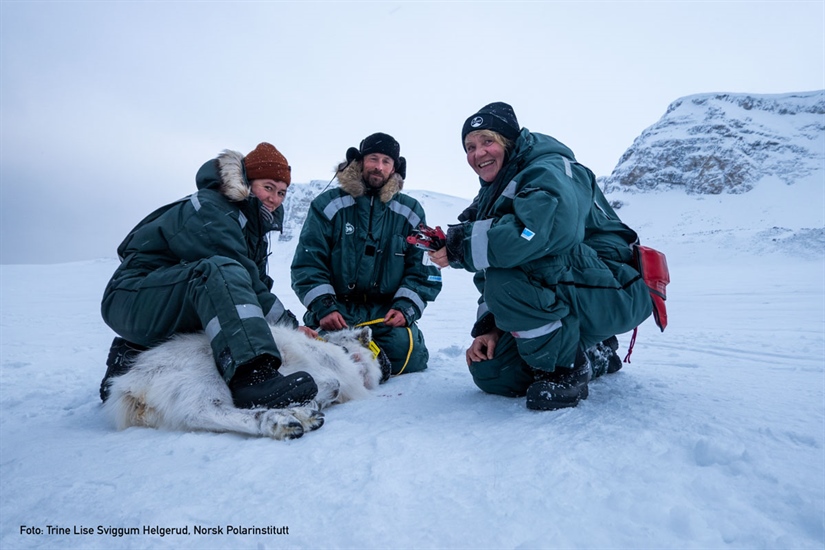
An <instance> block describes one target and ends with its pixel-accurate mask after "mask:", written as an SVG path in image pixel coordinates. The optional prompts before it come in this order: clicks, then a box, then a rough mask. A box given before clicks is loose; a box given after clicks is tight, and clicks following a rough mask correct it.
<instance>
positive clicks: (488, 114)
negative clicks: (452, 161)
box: [461, 101, 521, 149]
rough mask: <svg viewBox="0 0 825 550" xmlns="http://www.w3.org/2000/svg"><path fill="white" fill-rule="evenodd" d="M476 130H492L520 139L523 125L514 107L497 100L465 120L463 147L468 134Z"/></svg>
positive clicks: (462, 132) (462, 138) (462, 131)
mask: <svg viewBox="0 0 825 550" xmlns="http://www.w3.org/2000/svg"><path fill="white" fill-rule="evenodd" d="M476 130H492V131H493V132H497V133H499V134H501V135H502V136H504V137H506V138H507V139H509V140H510V141H515V140H516V139H518V135H519V132H520V130H521V127H520V126H519V124H518V119H517V118H516V113H515V111H513V108H512V107H510V106H509V105H507V104H506V103H502V102H501V101H497V102H496V103H490V104H489V105H485V106H484V107H482V108H481V109H479V110H478V112H477V113H476V114H474V115H472V116H471V117H470V118H468V119H467V120H466V121H465V122H464V127H463V128H462V129H461V147H462V149H463V148H464V138H466V137H467V134H469V133H470V132H475V131H476Z"/></svg>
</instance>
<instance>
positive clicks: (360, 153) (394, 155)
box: [347, 132, 401, 166]
mask: <svg viewBox="0 0 825 550" xmlns="http://www.w3.org/2000/svg"><path fill="white" fill-rule="evenodd" d="M371 153H381V154H383V155H387V156H388V157H390V158H391V159H392V161H393V162H394V163H395V165H396V166H398V158H399V155H400V154H401V146H400V145H398V142H397V141H395V138H394V137H392V136H391V135H389V134H382V133H381V132H378V133H376V134H372V135H370V136H367V137H365V138H364V139H363V140H362V141H361V145H360V146H359V147H358V149H356V148H355V147H350V148H349V149H348V150H347V160H348V161H350V162H352V161H353V160H361V159H363V158H364V157H365V156H367V155H369V154H371Z"/></svg>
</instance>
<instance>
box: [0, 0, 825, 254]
mask: <svg viewBox="0 0 825 550" xmlns="http://www.w3.org/2000/svg"><path fill="white" fill-rule="evenodd" d="M0 41H2V43H0V103H1V105H0V132H1V133H2V134H1V135H0V139H1V141H0V147H1V148H2V150H1V151H0V185H1V186H2V197H1V203H0V207H1V208H2V211H1V212H0V223H1V224H2V229H1V231H0V232H1V233H2V237H1V238H2V242H1V243H0V260H2V263H53V262H65V261H73V260H84V259H92V258H100V257H114V256H115V250H116V248H117V245H118V244H119V243H120V241H121V240H122V238H123V237H124V236H125V234H126V233H127V232H128V230H129V229H130V228H131V227H132V226H133V225H134V224H135V223H136V222H138V221H139V220H140V219H141V218H142V217H143V216H144V215H145V214H147V213H148V212H149V211H150V210H153V209H154V208H155V207H157V206H160V205H162V204H164V203H167V202H170V201H172V200H175V199H177V198H180V197H183V196H185V195H188V194H189V193H191V192H193V191H194V174H195V172H196V171H197V169H198V167H199V166H200V165H201V164H202V163H203V162H204V161H206V160H208V159H209V158H212V157H214V156H215V155H216V154H217V153H218V152H220V151H221V150H222V149H234V150H238V151H241V152H243V153H247V152H249V151H250V150H251V149H252V148H254V147H255V145H256V144H257V143H259V142H261V141H269V142H271V143H273V144H274V145H275V146H276V147H278V149H279V150H280V151H281V152H282V153H284V155H285V156H286V157H287V159H288V160H289V162H290V164H291V165H292V167H293V171H292V174H293V181H295V182H307V181H310V180H313V179H320V180H329V179H330V178H331V177H332V169H333V166H334V165H335V164H336V163H337V162H338V161H340V160H342V159H343V158H344V153H345V152H346V149H347V148H348V147H350V146H357V145H358V143H359V142H360V140H361V139H362V138H364V137H365V136H366V135H368V134H370V133H373V132H377V131H381V132H386V133H389V134H392V135H393V136H395V137H396V139H398V141H399V142H400V143H401V154H402V155H404V156H405V157H406V158H407V161H408V173H407V184H406V185H407V188H409V189H429V190H433V191H439V192H442V193H447V194H451V195H456V196H460V197H466V198H468V199H469V198H471V197H472V196H473V195H474V194H475V191H476V188H477V185H478V180H477V178H476V176H475V174H474V173H473V172H472V171H471V169H470V168H469V166H467V164H466V161H465V159H464V154H463V151H462V148H461V137H460V132H461V126H462V124H463V122H464V120H465V119H466V118H467V117H468V116H470V115H471V114H473V113H474V112H475V111H477V110H478V109H479V108H480V107H481V106H483V105H485V104H487V103H490V102H492V101H506V102H508V103H510V104H511V105H513V107H514V109H515V111H516V114H517V116H518V119H519V122H520V123H521V125H522V126H526V127H527V128H529V129H530V130H533V131H538V132H543V133H547V134H550V135H553V136H555V137H556V138H558V139H559V140H561V141H562V142H564V143H566V144H567V145H568V146H569V147H571V148H572V149H573V151H574V152H575V153H576V156H577V158H578V159H579V161H580V162H582V163H584V164H586V165H588V166H590V167H591V168H592V169H593V170H594V171H595V172H596V174H597V175H609V173H610V172H611V171H612V169H613V167H614V166H615V165H616V163H617V161H618V160H619V157H620V156H621V155H622V153H623V152H624V151H625V150H626V149H627V148H628V147H629V146H630V145H631V143H632V142H633V140H634V139H635V138H636V137H637V136H638V135H639V134H640V133H641V132H642V131H643V130H644V129H645V128H647V127H648V126H650V125H652V124H654V123H655V122H656V121H657V120H658V119H659V118H660V117H661V116H662V115H663V114H664V113H665V111H666V109H667V106H668V105H669V104H670V103H671V102H672V101H674V100H676V99H677V98H679V97H683V96H686V95H691V94H697V93H709V92H734V93H758V94H771V93H787V92H800V91H810V90H816V89H823V88H825V2H823V1H822V0H816V1H809V2H794V1H779V2H733V1H729V2H712V1H704V2H672V1H659V2H656V1H646V2H587V1H582V0H578V1H575V2H523V3H520V2H516V1H506V2H447V1H443V0H442V1H438V2H311V1H306V0H304V1H301V2H216V1H212V2H114V1H113V2H97V1H89V2H71V1H61V2H37V1H27V2H12V1H8V0H2V2H0ZM431 221H432V222H433V223H441V224H446V223H448V222H451V221H452V220H431Z"/></svg>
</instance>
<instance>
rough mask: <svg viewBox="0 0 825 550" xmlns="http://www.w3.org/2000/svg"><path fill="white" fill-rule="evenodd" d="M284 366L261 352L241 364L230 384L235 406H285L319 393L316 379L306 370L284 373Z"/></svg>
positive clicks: (296, 403)
mask: <svg viewBox="0 0 825 550" xmlns="http://www.w3.org/2000/svg"><path fill="white" fill-rule="evenodd" d="M280 366H281V364H280V361H278V359H276V358H275V357H272V356H271V355H260V356H258V357H256V358H255V359H253V360H252V361H250V362H248V363H245V364H243V365H241V366H239V367H238V369H237V370H236V371H235V375H234V376H233V377H232V379H231V380H230V381H229V384H228V385H229V390H230V391H231V392H232V400H233V401H234V403H235V406H236V407H238V408H239V409H252V408H255V407H265V408H267V409H283V408H284V407H288V406H290V405H303V404H306V403H309V402H310V401H312V400H313V399H314V398H315V396H316V395H317V394H318V386H317V385H316V384H315V380H313V379H312V377H311V376H310V375H309V374H307V373H305V372H303V371H299V372H295V373H293V374H289V375H287V376H284V375H282V374H281V373H279V372H278V367H280Z"/></svg>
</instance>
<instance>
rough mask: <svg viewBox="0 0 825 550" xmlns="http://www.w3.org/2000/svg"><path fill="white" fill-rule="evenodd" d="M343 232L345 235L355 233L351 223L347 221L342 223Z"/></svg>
mask: <svg viewBox="0 0 825 550" xmlns="http://www.w3.org/2000/svg"><path fill="white" fill-rule="evenodd" d="M344 233H346V234H347V235H352V234H353V233H355V228H354V227H353V226H352V224H351V223H349V222H347V224H346V225H344Z"/></svg>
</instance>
